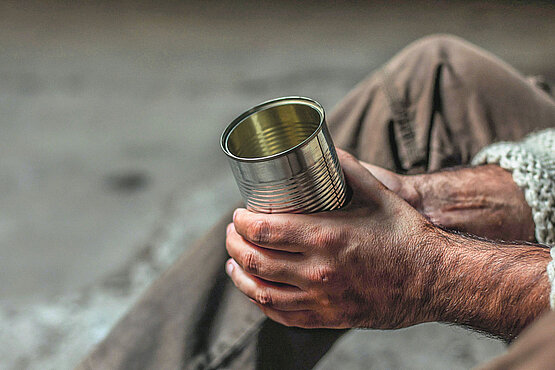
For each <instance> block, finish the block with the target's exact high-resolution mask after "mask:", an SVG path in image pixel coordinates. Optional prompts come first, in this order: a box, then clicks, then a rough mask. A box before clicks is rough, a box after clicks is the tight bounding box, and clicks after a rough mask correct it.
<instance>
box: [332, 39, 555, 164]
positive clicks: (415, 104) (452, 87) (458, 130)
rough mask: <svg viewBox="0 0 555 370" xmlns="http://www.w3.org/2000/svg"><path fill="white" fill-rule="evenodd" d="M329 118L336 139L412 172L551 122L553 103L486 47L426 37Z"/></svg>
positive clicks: (365, 156)
mask: <svg viewBox="0 0 555 370" xmlns="http://www.w3.org/2000/svg"><path fill="white" fill-rule="evenodd" d="M329 121H330V126H331V127H330V130H331V132H332V135H333V137H334V140H335V144H336V145H337V146H339V147H342V148H344V149H347V150H349V151H351V152H352V153H353V154H355V155H356V156H357V157H358V158H360V159H362V160H364V161H366V162H369V163H373V164H376V165H379V166H382V167H386V168H389V169H391V170H394V171H397V172H403V173H406V172H409V173H415V172H424V171H434V170H438V169H440V168H444V167H449V166H454V165H461V164H467V163H469V161H470V160H471V158H472V157H473V156H474V155H475V154H476V152H477V151H478V150H480V149H481V148H483V147H484V146H486V145H488V144H490V143H492V142H495V141H501V140H508V141H514V140H519V139H521V138H522V137H523V136H525V135H526V134H527V133H529V132H532V131H535V130H539V129H542V128H547V127H552V126H553V124H554V122H555V103H554V102H553V100H552V99H551V97H550V96H549V95H548V94H547V93H546V92H544V91H543V90H541V89H540V88H538V87H536V86H535V85H533V84H532V83H530V82H529V81H528V80H527V79H526V78H524V77H523V76H522V75H520V74H519V73H518V72H517V71H515V70H514V69H512V68H511V67H510V66H508V65H507V64H505V63H503V62H502V61H500V60H499V59H497V58H496V57H494V56H493V55H491V54H489V53H487V52H486V51H484V50H481V49H479V48H477V47H475V46H473V45H471V44H469V43H467V42H465V41H463V40H461V39H459V38H456V37H453V36H431V37H427V38H424V39H422V40H419V41H416V42H415V43H413V44H411V45H409V46H408V47H407V48H406V49H404V50H403V51H401V52H400V53H399V54H398V55H396V56H395V57H394V58H393V59H392V60H391V61H390V62H389V63H388V64H387V65H385V66H384V67H383V68H382V69H381V70H379V71H377V72H375V73H373V74H372V75H371V76H370V77H369V78H368V79H367V80H365V81H363V82H362V83H361V84H359V85H358V86H357V87H356V88H355V89H354V90H353V91H352V92H351V93H350V94H349V95H348V96H347V97H346V98H345V99H344V100H343V101H342V102H341V103H340V104H339V105H338V107H337V108H336V109H335V111H334V113H333V114H332V115H331V116H330V119H329Z"/></svg>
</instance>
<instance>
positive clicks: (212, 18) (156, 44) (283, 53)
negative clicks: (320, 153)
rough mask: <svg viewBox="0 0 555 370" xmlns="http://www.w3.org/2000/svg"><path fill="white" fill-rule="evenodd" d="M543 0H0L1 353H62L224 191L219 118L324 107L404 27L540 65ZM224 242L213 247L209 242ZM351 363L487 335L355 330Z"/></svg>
mask: <svg viewBox="0 0 555 370" xmlns="http://www.w3.org/2000/svg"><path fill="white" fill-rule="evenodd" d="M554 19H555V6H554V5H553V4H552V3H551V2H549V1H546V2H521V1H487V2H480V1H449V2H440V1H437V2H435V1H410V2H408V1H407V2H402V1H384V2H371V1H369V2H364V3H358V2H339V1H337V2H336V1H303V2H295V1H227V0H223V1H159V2H157V1H138V2H131V1H69V0H67V1H51V0H47V1H35V2H33V1H4V0H0V368H3V369H20V368H36V369H63V368H71V367H72V366H73V365H75V364H76V362H77V361H78V360H79V359H80V358H81V357H82V356H83V355H84V354H85V353H86V352H87V351H89V350H90V349H91V347H92V346H93V345H94V343H96V342H98V341H99V340H101V339H102V338H103V337H104V336H105V335H106V333H107V332H108V330H109V328H110V327H111V326H112V325H113V324H114V322H115V321H117V319H118V318H119V317H121V315H122V314H123V313H124V312H125V311H126V310H127V309H128V308H129V307H130V305H131V304H132V303H133V302H134V301H135V300H136V299H137V296H138V295H139V294H140V293H141V292H142V291H144V289H145V288H146V286H148V284H149V283H150V282H151V281H152V280H153V279H154V278H155V277H156V276H157V275H158V274H160V272H161V271H163V270H164V269H165V268H166V267H167V266H168V265H169V264H171V262H172V261H173V260H174V259H175V258H176V256H178V255H180V254H181V253H183V252H184V251H186V249H187V248H188V246H189V245H190V244H191V242H192V241H194V240H195V239H196V238H197V237H199V236H200V235H202V233H203V232H204V231H206V230H207V229H208V228H209V227H210V225H211V224H213V223H214V222H215V221H216V220H217V219H218V218H219V216H220V215H221V214H222V213H223V212H224V211H225V210H227V209H228V208H229V207H231V205H232V204H234V203H235V202H236V201H237V200H238V199H239V194H238V190H237V188H236V186H235V183H234V181H233V178H232V176H231V172H230V170H229V169H228V164H227V162H226V159H225V157H224V156H223V154H222V153H220V148H219V142H218V139H219V135H220V133H221V131H222V130H223V128H224V127H225V126H226V124H227V123H228V122H230V121H231V120H232V119H233V118H234V117H235V116H236V115H238V114H239V113H241V112H242V111H244V110H245V109H247V108H250V107H251V106H253V105H255V104H257V103H259V102H261V101H264V100H266V99H270V98H274V97H278V96H283V95H304V96H309V97H312V98H314V99H316V100H318V101H319V102H321V103H322V104H323V105H324V107H325V108H326V109H327V110H328V111H330V110H331V109H332V108H333V107H334V105H335V104H336V103H337V102H338V101H339V100H340V99H341V97H343V96H344V95H345V94H346V93H347V92H348V91H349V90H350V89H351V87H353V86H354V85H355V84H356V83H357V82H358V81H360V80H361V79H362V78H363V77H364V76H366V75H367V74H368V73H370V72H371V71H372V70H373V69H375V68H377V67H379V66H380V65H381V64H382V63H384V62H385V61H387V60H388V59H389V58H390V57H392V56H393V55H394V54H395V53H396V52H397V51H398V50H400V49H401V48H402V47H404V46H406V45H407V44H408V43H410V42H411V41H414V40H416V39H417V38H419V37H422V36H425V35H428V34H432V33H438V32H441V33H452V34H456V35H458V36H461V37H463V38H466V39H468V40H470V41H472V42H474V43H476V44H477V45H479V46H481V47H483V48H485V49H488V50H489V51H491V52H493V53H494V54H496V55H498V56H500V57H501V58H502V59H504V60H505V61H507V62H508V63H510V64H512V65H513V66H515V67H516V68H517V69H519V70H520V71H522V72H523V73H524V74H530V75H537V74H541V75H543V76H545V77H546V78H547V79H549V80H551V81H553V80H554V79H555V65H554V60H555V36H554V35H555V22H553V20H554ZM223 247H224V246H222V248H223ZM347 346H358V347H360V359H359V360H360V361H359V364H360V368H438V369H440V368H469V367H471V366H474V365H476V364H477V363H479V362H481V361H484V360H486V359H489V358H491V357H493V356H495V355H496V354H499V353H501V352H502V351H503V349H504V345H503V344H502V343H501V342H499V341H496V340H493V339H488V338H486V337H484V336H482V335H480V334H476V333H472V332H470V331H466V330H464V329H460V328H452V327H448V326H445V325H439V324H426V325H420V326H417V327H414V328H410V329H405V330H400V331H395V332H383V331H371V332H370V331H360V332H356V333H354V334H353V335H352V336H350V337H347V338H344V339H343V340H342V341H341V342H340V343H339V344H338V345H337V346H336V348H335V349H334V351H335V352H336V354H338V356H335V357H334V358H331V357H328V358H324V359H323V361H322V362H321V364H320V368H323V369H334V368H338V367H340V364H339V363H335V362H334V361H337V359H338V358H339V359H340V358H341V351H342V348H346V347H347Z"/></svg>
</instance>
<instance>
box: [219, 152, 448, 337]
mask: <svg viewBox="0 0 555 370" xmlns="http://www.w3.org/2000/svg"><path fill="white" fill-rule="evenodd" d="M338 154H339V158H340V161H341V165H342V167H343V170H344V172H345V176H346V178H347V182H348V183H349V185H350V186H351V188H352V190H353V199H352V201H351V203H350V204H349V205H348V206H347V207H345V208H343V209H341V210H337V211H332V212H323V213H318V214H310V215H303V214H257V213H253V212H249V211H247V210H244V209H239V210H237V211H236V212H235V215H234V221H233V223H232V224H230V225H229V227H228V230H227V232H228V235H227V243H226V245H227V250H228V252H229V254H230V256H231V257H232V259H230V260H229V261H228V262H227V266H226V267H227V271H228V273H229V274H230V276H231V278H232V280H233V282H234V283H235V285H236V286H237V287H238V288H239V289H240V290H241V291H242V292H243V293H244V294H246V295H247V296H248V297H250V298H251V300H252V301H253V302H254V303H256V304H257V305H258V306H259V307H260V309H262V311H264V313H265V314H266V315H267V316H269V317H270V318H272V319H273V320H275V321H278V322H280V323H282V324H284V325H294V326H300V327H305V328H312V327H327V328H352V327H372V328H382V329H385V328H400V327H405V326H409V325H413V324H416V323H420V322H424V321H429V320H431V319H432V318H431V317H429V315H428V313H427V304H428V302H427V301H428V298H429V297H430V294H431V292H430V289H431V284H429V283H430V281H431V280H430V278H431V277H432V276H434V274H435V273H436V272H435V270H434V269H432V268H431V266H433V265H436V264H438V263H439V262H438V261H439V260H441V258H442V254H443V251H444V250H445V248H442V247H441V246H440V244H439V243H437V242H435V240H434V238H435V236H434V227H433V226H432V225H431V224H430V223H429V222H428V221H427V220H426V219H425V218H424V217H422V216H421V215H420V214H419V213H418V212H417V211H416V210H415V209H414V208H413V207H411V206H410V205H409V204H407V203H406V202H405V201H404V200H402V199H401V198H400V197H398V196H397V195H396V194H394V193H393V192H391V191H389V190H388V189H387V188H385V187H384V186H383V185H382V184H381V183H380V182H379V181H377V180H376V178H374V176H372V174H371V173H370V172H369V171H368V170H367V169H365V168H364V167H363V166H362V165H361V164H360V163H359V161H357V160H356V159H355V158H354V157H352V156H350V155H348V154H347V153H345V152H342V151H338Z"/></svg>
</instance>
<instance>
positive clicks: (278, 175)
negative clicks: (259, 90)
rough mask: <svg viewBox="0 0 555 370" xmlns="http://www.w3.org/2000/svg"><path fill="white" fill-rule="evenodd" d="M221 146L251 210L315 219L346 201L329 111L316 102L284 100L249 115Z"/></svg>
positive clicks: (239, 119) (232, 126) (231, 127)
mask: <svg viewBox="0 0 555 370" xmlns="http://www.w3.org/2000/svg"><path fill="white" fill-rule="evenodd" d="M221 146H222V150H223V151H224V153H225V154H226V155H227V157H228V159H229V163H230V164H231V169H232V171H233V175H234V176H235V180H236V181H237V185H238V186H239V190H240V192H241V195H242V197H243V199H244V200H245V203H246V207H247V209H249V210H252V211H255V212H262V213H285V212H286V213H312V212H319V211H330V210H334V209H337V208H340V207H341V206H343V204H344V203H345V201H346V198H347V191H346V185H345V178H344V176H343V172H342V170H341V167H340V165H339V161H338V159H337V153H336V151H335V147H334V145H333V142H332V139H331V137H330V134H329V132H328V128H327V126H326V119H325V113H324V109H323V108H322V106H321V105H320V104H318V103H317V102H316V101H314V100H312V99H308V98H303V97H296V96H293V97H284V98H278V99H274V100H270V101H267V102H265V103H262V104H260V105H258V106H256V107H254V108H252V109H250V110H248V111H247V112H245V113H243V114H241V115H240V116H239V117H237V118H236V119H235V120H234V121H233V122H231V123H230V124H229V126H228V127H227V128H226V129H225V130H224V132H223V134H222V137H221Z"/></svg>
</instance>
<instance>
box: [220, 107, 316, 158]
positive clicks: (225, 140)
mask: <svg viewBox="0 0 555 370" xmlns="http://www.w3.org/2000/svg"><path fill="white" fill-rule="evenodd" d="M295 101H296V102H297V103H299V104H304V105H308V106H310V107H312V108H314V109H315V110H316V111H317V112H318V115H319V116H320V122H319V123H318V127H317V128H316V129H315V130H314V132H313V133H312V134H310V136H308V137H307V138H306V139H304V140H303V141H301V142H300V143H298V144H297V145H295V146H293V147H291V148H289V149H287V150H284V151H282V152H279V153H276V154H272V155H268V156H265V157H256V158H247V157H238V156H236V155H235V154H233V153H231V151H230V150H229V148H228V145H227V144H228V139H229V136H230V135H231V133H232V132H233V130H234V129H235V128H236V127H237V126H239V124H240V123H241V122H243V121H244V120H245V119H246V118H247V117H249V116H251V115H252V114H254V113H257V112H260V111H262V110H264V109H268V108H272V107H276V106H280V105H284V104H286V103H289V102H295ZM325 115H326V114H325V112H324V108H323V107H322V105H321V104H320V103H318V102H317V101H316V100H313V99H310V98H306V97H303V96H284V97H281V98H276V99H271V100H267V101H265V102H263V103H260V104H258V105H256V106H254V107H253V108H251V109H249V110H247V111H245V112H243V113H242V114H241V115H239V116H238V117H237V118H235V119H234V120H233V121H232V122H231V123H230V124H229V125H227V127H226V128H225V130H224V132H223V133H222V136H221V137H220V147H221V148H222V151H223V152H224V153H225V154H226V155H227V156H228V157H229V158H231V159H234V160H236V161H241V162H261V161H267V160H269V159H273V158H279V157H283V156H285V155H287V154H289V153H291V152H292V151H294V150H296V149H298V148H301V147H303V146H304V145H305V144H306V143H308V142H309V141H311V140H312V139H313V138H314V137H315V136H316V135H318V132H320V131H321V130H322V126H323V124H324V122H325V121H326V120H325V118H326V117H325Z"/></svg>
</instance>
